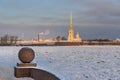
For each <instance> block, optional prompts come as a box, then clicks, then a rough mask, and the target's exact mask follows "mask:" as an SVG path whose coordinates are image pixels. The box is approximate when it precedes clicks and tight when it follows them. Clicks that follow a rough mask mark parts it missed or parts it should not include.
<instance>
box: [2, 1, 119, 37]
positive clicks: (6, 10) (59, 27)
mask: <svg viewBox="0 0 120 80" xmlns="http://www.w3.org/2000/svg"><path fill="white" fill-rule="evenodd" d="M119 7H120V1H118V0H101V1H99V0H91V1H90V0H60V1H56V0H51V1H50V0H19V1H18V0H1V1H0V36H2V35H5V34H10V35H16V36H19V37H24V38H25V39H35V38H37V35H38V34H41V37H43V38H44V37H46V38H47V37H48V38H49V37H56V36H65V37H66V38H67V36H68V29H69V24H70V22H69V18H70V15H69V14H70V12H71V11H72V13H73V28H74V30H75V32H79V34H80V36H81V38H82V39H96V38H103V39H104V38H109V39H116V38H119V37H120V36H119V35H120V22H119V21H120V8H119Z"/></svg>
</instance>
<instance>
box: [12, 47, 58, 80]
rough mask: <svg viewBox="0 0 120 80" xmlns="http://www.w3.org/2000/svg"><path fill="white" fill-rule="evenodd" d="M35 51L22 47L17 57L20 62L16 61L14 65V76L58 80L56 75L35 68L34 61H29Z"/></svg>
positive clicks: (36, 79)
mask: <svg viewBox="0 0 120 80" xmlns="http://www.w3.org/2000/svg"><path fill="white" fill-rule="evenodd" d="M34 57H35V53H34V51H33V50H32V49H31V48H27V47H25V48H22V49H21V50H20V51H19V53H18V58H19V59H20V61H21V62H22V63H17V66H16V67H14V75H15V77H16V78H23V77H30V78H33V79H34V80H60V79H59V78H58V77H56V76H55V75H53V74H52V73H50V72H47V71H45V70H41V69H37V68H35V67H36V65H37V64H36V63H31V62H32V60H33V59H34Z"/></svg>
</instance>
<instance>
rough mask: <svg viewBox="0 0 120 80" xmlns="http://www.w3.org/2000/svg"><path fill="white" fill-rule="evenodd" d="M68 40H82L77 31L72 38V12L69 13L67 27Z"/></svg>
mask: <svg viewBox="0 0 120 80" xmlns="http://www.w3.org/2000/svg"><path fill="white" fill-rule="evenodd" d="M68 41H71V42H73V41H79V42H81V41H82V39H81V37H80V36H79V33H78V32H77V34H76V38H74V29H73V25H72V12H71V14H70V28H69V31H68Z"/></svg>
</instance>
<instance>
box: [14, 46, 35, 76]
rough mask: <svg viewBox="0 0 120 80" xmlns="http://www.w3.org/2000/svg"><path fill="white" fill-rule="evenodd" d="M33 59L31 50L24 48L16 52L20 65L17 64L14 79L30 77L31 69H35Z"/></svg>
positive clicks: (33, 54) (33, 53)
mask: <svg viewBox="0 0 120 80" xmlns="http://www.w3.org/2000/svg"><path fill="white" fill-rule="evenodd" d="M34 57H35V52H34V50H33V49H31V48H28V47H24V48H22V49H20V51H19V52H18V58H19V60H20V61H21V62H22V63H17V67H15V68H14V69H15V70H14V71H15V72H14V74H15V76H16V77H31V68H34V67H36V63H32V61H33V59H34Z"/></svg>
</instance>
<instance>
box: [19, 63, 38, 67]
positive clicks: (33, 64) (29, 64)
mask: <svg viewBox="0 0 120 80" xmlns="http://www.w3.org/2000/svg"><path fill="white" fill-rule="evenodd" d="M36 66H37V64H36V63H17V67H36Z"/></svg>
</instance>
